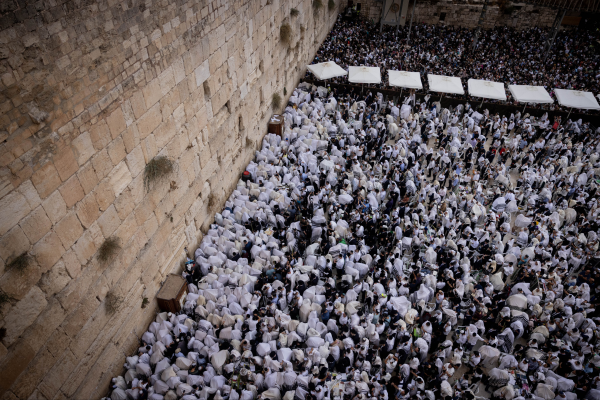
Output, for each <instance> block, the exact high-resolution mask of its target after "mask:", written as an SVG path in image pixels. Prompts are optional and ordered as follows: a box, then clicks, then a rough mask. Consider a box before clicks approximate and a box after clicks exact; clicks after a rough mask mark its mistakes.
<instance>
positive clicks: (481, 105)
mask: <svg viewBox="0 0 600 400" xmlns="http://www.w3.org/2000/svg"><path fill="white" fill-rule="evenodd" d="M481 107H483V98H482V99H481V104H480V105H479V108H481Z"/></svg>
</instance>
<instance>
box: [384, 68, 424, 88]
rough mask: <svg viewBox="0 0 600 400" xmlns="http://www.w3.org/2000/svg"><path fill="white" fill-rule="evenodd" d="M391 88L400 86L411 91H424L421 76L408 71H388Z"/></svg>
mask: <svg viewBox="0 0 600 400" xmlns="http://www.w3.org/2000/svg"><path fill="white" fill-rule="evenodd" d="M388 74H389V75H388V79H389V82H390V86H398V87H403V88H409V89H423V83H422V82H421V74H420V73H418V72H408V71H392V70H390V71H388Z"/></svg>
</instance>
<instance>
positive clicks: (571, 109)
mask: <svg viewBox="0 0 600 400" xmlns="http://www.w3.org/2000/svg"><path fill="white" fill-rule="evenodd" d="M571 111H573V107H571V108H570V109H569V113H568V114H567V119H569V116H570V115H571Z"/></svg>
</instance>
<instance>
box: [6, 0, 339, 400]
mask: <svg viewBox="0 0 600 400" xmlns="http://www.w3.org/2000/svg"><path fill="white" fill-rule="evenodd" d="M336 3H337V4H336V8H335V9H334V10H329V9H328V7H327V2H325V1H323V5H324V7H322V8H321V9H320V10H318V11H315V10H314V9H313V3H312V0H289V1H287V0H286V1H284V0H210V1H209V0H190V1H186V0H143V1H142V0H126V1H116V0H99V1H88V2H76V1H69V0H40V1H35V2H34V1H33V0H3V1H2V7H1V13H0V93H1V95H0V109H1V111H0V377H1V378H0V398H2V399H23V400H25V399H36V400H39V399H42V400H43V399H65V398H71V399H94V398H100V397H102V396H103V395H105V394H106V392H107V389H108V385H109V382H110V379H111V377H113V376H114V375H116V374H119V373H121V372H122V368H123V362H124V361H123V360H124V356H125V355H128V354H131V352H133V351H134V350H135V349H136V348H137V346H138V341H139V337H140V336H141V334H142V333H143V332H144V331H145V329H146V328H147V326H148V324H149V322H150V321H151V319H152V318H153V317H154V315H155V312H156V302H155V300H154V296H155V295H156V293H157V291H158V289H159V288H160V285H161V283H162V282H163V281H164V279H165V276H166V274H168V273H170V272H179V271H180V268H181V263H182V261H183V260H184V259H185V255H184V247H186V246H187V247H188V248H189V249H190V251H193V249H195V246H196V245H197V244H198V243H199V241H200V240H201V237H202V232H203V231H205V230H206V229H207V226H208V225H209V224H210V222H211V221H212V219H213V216H214V212H215V210H217V209H219V208H220V207H222V205H223V203H224V201H225V199H226V198H227V197H228V196H229V194H230V192H231V190H232V188H233V187H235V185H236V182H237V180H238V179H239V176H240V174H241V172H242V171H243V169H244V168H245V166H246V165H247V163H248V162H249V161H250V160H251V159H252V157H253V155H254V151H255V150H256V149H257V148H258V146H259V145H260V142H261V140H262V137H263V136H264V134H265V133H266V126H267V122H268V119H269V118H270V116H271V114H272V113H273V110H272V107H271V98H272V95H273V94H274V93H280V95H283V91H284V88H286V89H287V93H288V95H289V94H290V93H291V92H292V89H293V88H294V87H295V86H296V84H297V83H298V81H299V79H300V77H301V76H303V74H304V72H305V67H306V64H308V63H309V62H310V61H311V60H312V58H313V56H314V54H315V52H316V50H317V49H318V47H319V45H320V44H321V43H322V41H323V40H324V38H325V37H326V35H327V33H328V32H329V30H330V29H331V27H332V26H333V24H334V22H335V20H336V17H337V14H338V11H339V10H342V9H343V7H345V3H346V2H345V1H344V0H336ZM292 8H295V9H297V10H298V11H299V14H298V15H296V16H292V15H291V14H290V10H291V9H292ZM283 23H288V24H290V26H291V28H292V38H291V41H290V42H289V43H284V42H283V41H281V40H280V38H279V32H280V27H281V25H282V24H283ZM160 156H164V157H167V158H168V159H169V160H171V161H172V164H173V171H172V172H171V173H169V174H168V175H167V176H166V177H164V178H162V179H160V180H158V181H155V182H152V184H151V185H145V183H144V174H145V172H144V171H145V168H146V165H147V164H148V163H149V162H150V161H151V160H153V159H154V158H155V157H160ZM108 239H111V240H108ZM110 243H113V246H112V250H113V253H106V249H107V247H106V246H107V244H110ZM114 243H117V246H116V247H115V246H114ZM101 248H102V249H103V250H100V249H101ZM103 254H104V255H105V254H111V255H110V257H108V258H107V259H105V260H103V259H102V257H101V255H103ZM145 298H146V299H148V300H149V303H148V304H147V305H146V306H145V307H144V308H142V302H143V300H144V299H145Z"/></svg>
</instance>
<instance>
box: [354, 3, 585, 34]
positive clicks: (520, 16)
mask: <svg viewBox="0 0 600 400" xmlns="http://www.w3.org/2000/svg"><path fill="white" fill-rule="evenodd" d="M396 1H398V0H396ZM409 1H410V4H409V7H408V12H407V16H406V23H409V22H410V16H411V13H412V9H413V4H414V1H413V0H409ZM354 3H355V4H356V3H361V9H362V10H364V11H361V13H362V15H364V16H365V17H366V18H368V19H370V20H373V21H375V22H379V20H380V18H381V8H382V7H381V6H382V4H383V3H382V2H381V1H378V0H357V1H355V2H354ZM483 4H484V0H471V1H468V2H466V1H462V2H461V1H452V0H417V1H416V8H415V15H414V19H413V23H427V24H437V23H444V24H446V25H454V26H461V27H466V28H474V27H476V26H477V23H478V21H479V16H480V15H481V10H482V9H483ZM509 10H511V12H510V13H508V11H509ZM556 13H557V11H556V10H554V9H552V8H550V7H541V6H534V5H527V4H525V3H519V2H512V3H510V4H509V6H508V8H507V9H506V11H503V10H501V9H500V7H499V6H498V2H497V1H494V0H491V1H490V2H489V5H488V8H487V11H486V16H485V19H484V24H483V26H484V28H492V27H494V26H511V27H515V28H518V29H523V28H528V27H532V26H540V27H550V26H552V23H553V22H554V18H555V17H556ZM573 15H574V14H573ZM441 17H443V21H440V18H441Z"/></svg>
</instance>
